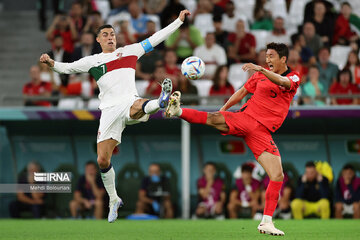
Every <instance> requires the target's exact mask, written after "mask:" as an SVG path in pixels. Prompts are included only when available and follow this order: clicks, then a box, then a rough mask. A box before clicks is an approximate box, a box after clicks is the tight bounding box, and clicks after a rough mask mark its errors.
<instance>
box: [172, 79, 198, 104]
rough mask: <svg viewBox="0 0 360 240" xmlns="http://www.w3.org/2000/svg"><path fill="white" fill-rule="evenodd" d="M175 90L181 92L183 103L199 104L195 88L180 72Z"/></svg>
mask: <svg viewBox="0 0 360 240" xmlns="http://www.w3.org/2000/svg"><path fill="white" fill-rule="evenodd" d="M200 81H201V80H200ZM176 90H177V91H180V92H181V94H182V99H181V103H182V104H183V105H188V106H189V105H198V104H199V100H198V90H197V88H196V87H195V86H194V85H193V84H192V83H191V82H190V80H189V79H187V78H186V77H185V76H184V75H182V74H179V84H178V86H177V88H176Z"/></svg>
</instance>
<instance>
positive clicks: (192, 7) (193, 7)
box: [180, 0, 197, 17]
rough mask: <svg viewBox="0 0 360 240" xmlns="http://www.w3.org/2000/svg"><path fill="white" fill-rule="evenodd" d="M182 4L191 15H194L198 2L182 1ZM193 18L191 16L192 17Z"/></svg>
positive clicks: (192, 0)
mask: <svg viewBox="0 0 360 240" xmlns="http://www.w3.org/2000/svg"><path fill="white" fill-rule="evenodd" d="M180 3H181V4H183V5H184V6H185V8H186V9H188V10H189V11H190V12H191V13H194V12H195V11H196V8H197V2H196V0H180ZM190 17H191V16H190Z"/></svg>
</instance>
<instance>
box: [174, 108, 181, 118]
mask: <svg viewBox="0 0 360 240" xmlns="http://www.w3.org/2000/svg"><path fill="white" fill-rule="evenodd" d="M181 114H182V109H181V108H179V111H177V113H176V114H175V116H177V117H180V116H181Z"/></svg>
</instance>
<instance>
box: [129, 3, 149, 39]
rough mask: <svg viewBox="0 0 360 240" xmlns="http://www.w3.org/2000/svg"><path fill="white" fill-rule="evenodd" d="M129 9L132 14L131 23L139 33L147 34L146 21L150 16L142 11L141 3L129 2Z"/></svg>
mask: <svg viewBox="0 0 360 240" xmlns="http://www.w3.org/2000/svg"><path fill="white" fill-rule="evenodd" d="M128 11H129V13H130V16H131V19H130V23H131V26H132V27H133V29H134V30H135V32H136V33H137V34H145V33H146V23H147V21H149V18H148V16H147V15H146V14H144V13H143V12H142V10H141V8H140V7H139V4H138V3H137V2H136V1H132V2H130V3H129V6H128Z"/></svg>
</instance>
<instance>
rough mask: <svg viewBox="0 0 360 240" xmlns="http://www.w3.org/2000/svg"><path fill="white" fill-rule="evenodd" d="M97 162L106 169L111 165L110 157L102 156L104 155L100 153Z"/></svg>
mask: <svg viewBox="0 0 360 240" xmlns="http://www.w3.org/2000/svg"><path fill="white" fill-rule="evenodd" d="M97 163H98V165H99V167H100V168H101V169H104V168H107V167H109V165H110V159H108V158H106V157H104V156H102V155H99V156H98V158H97Z"/></svg>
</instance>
